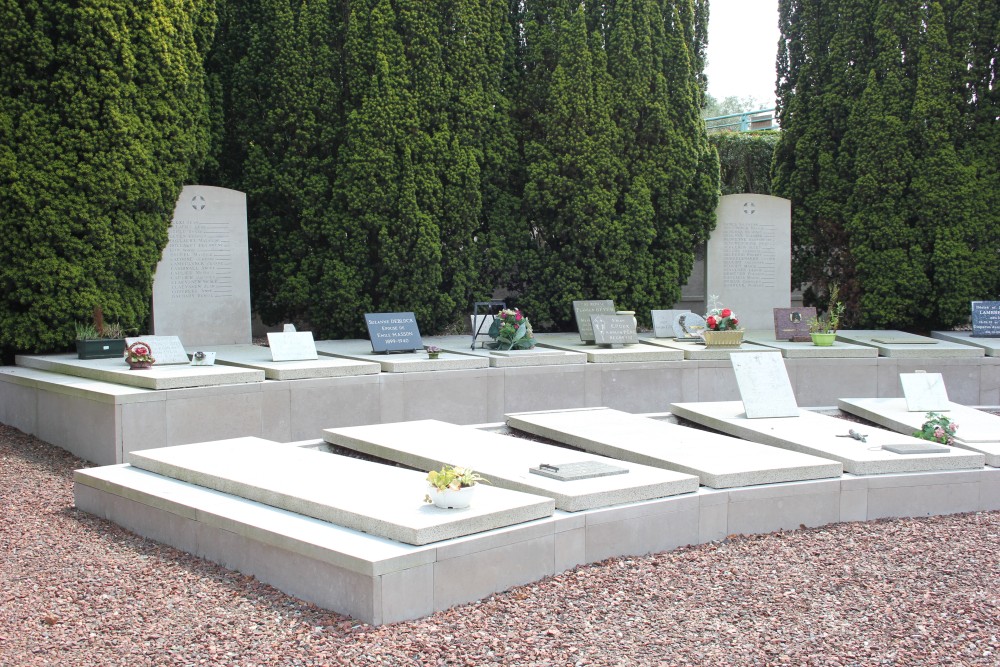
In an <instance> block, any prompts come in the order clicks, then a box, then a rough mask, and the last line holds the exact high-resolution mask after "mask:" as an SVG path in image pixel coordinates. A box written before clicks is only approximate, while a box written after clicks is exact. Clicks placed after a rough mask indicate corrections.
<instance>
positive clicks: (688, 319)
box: [674, 313, 708, 340]
mask: <svg viewBox="0 0 1000 667" xmlns="http://www.w3.org/2000/svg"><path fill="white" fill-rule="evenodd" d="M706 326H708V325H707V324H705V318H704V317H702V316H701V315H698V314H696V313H681V314H680V315H678V316H677V317H676V318H675V319H674V337H675V338H678V339H681V340H683V339H685V338H699V339H700V338H701V334H702V332H704V331H705V327H706Z"/></svg>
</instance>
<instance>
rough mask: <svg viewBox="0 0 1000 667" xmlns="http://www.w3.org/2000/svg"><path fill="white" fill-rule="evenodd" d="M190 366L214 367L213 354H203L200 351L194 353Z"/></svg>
mask: <svg viewBox="0 0 1000 667" xmlns="http://www.w3.org/2000/svg"><path fill="white" fill-rule="evenodd" d="M191 365H192V366H214V365H215V352H203V351H202V350H197V351H195V353H194V354H192V355H191Z"/></svg>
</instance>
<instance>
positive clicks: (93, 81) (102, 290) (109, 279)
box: [0, 0, 215, 355]
mask: <svg viewBox="0 0 1000 667" xmlns="http://www.w3.org/2000/svg"><path fill="white" fill-rule="evenodd" d="M0 18H2V19H3V24H4V26H5V29H4V31H3V33H2V34H3V36H2V37H0V43H2V52H0V239H2V241H0V349H2V351H3V353H4V354H5V355H8V354H9V353H10V352H11V351H14V350H18V351H43V350H54V349H58V348H61V347H63V346H65V345H67V344H68V343H69V341H70V340H72V338H73V336H74V322H76V321H87V320H88V319H89V318H90V314H91V313H92V311H93V309H94V306H96V305H101V306H103V309H104V313H105V317H106V318H107V319H108V320H109V321H117V320H120V321H121V322H123V323H125V324H128V325H133V326H134V325H138V324H141V323H143V322H144V321H145V320H146V318H147V316H148V312H149V298H150V294H151V292H152V276H153V272H154V271H155V268H156V264H157V262H158V261H159V258H160V253H161V251H162V249H163V246H164V245H165V243H166V239H167V227H168V224H169V221H170V216H171V214H172V212H173V208H174V203H175V201H176V198H177V195H178V193H179V192H180V188H181V186H182V185H183V184H184V183H185V182H187V181H189V179H190V178H191V176H192V174H193V173H194V169H195V168H196V167H197V166H198V165H199V164H200V162H201V161H202V160H203V159H204V156H205V152H206V149H207V146H208V116H207V113H208V105H207V96H206V90H205V78H204V72H203V68H202V61H203V58H204V55H205V53H206V50H207V48H208V46H209V44H210V41H211V36H212V34H213V30H214V25H215V13H214V3H212V2H196V1H195V0H185V1H178V2H174V3H169V4H166V5H165V4H162V3H158V4H153V5H134V3H131V2H124V1H119V0H91V1H86V2H78V3H68V2H41V1H34V0H27V1H21V2H13V1H12V0H2V1H0Z"/></svg>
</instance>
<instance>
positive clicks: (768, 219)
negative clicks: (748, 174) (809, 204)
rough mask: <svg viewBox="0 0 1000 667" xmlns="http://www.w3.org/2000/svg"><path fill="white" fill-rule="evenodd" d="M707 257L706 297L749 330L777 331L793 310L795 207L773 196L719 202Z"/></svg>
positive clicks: (733, 197) (746, 196)
mask: <svg viewBox="0 0 1000 667" xmlns="http://www.w3.org/2000/svg"><path fill="white" fill-rule="evenodd" d="M716 219H717V223H716V226H715V231H713V232H712V235H711V236H710V237H709V239H708V244H707V251H706V257H705V293H706V295H716V296H718V297H719V303H721V304H722V305H723V306H725V307H726V308H731V309H732V310H733V311H735V312H736V313H738V314H739V316H740V325H741V326H742V327H743V328H744V329H768V330H770V329H772V328H773V327H774V309H775V308H788V307H790V306H791V305H792V284H791V283H792V278H791V275H792V259H791V257H792V204H791V202H790V201H789V200H787V199H782V198H780V197H771V196H770V195H751V194H742V195H726V196H724V197H721V198H719V206H718V208H717V209H716Z"/></svg>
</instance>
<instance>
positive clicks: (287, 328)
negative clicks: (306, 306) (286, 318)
mask: <svg viewBox="0 0 1000 667" xmlns="http://www.w3.org/2000/svg"><path fill="white" fill-rule="evenodd" d="M282 331H283V332H284V333H295V325H294V324H286V325H285V326H284V328H282Z"/></svg>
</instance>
